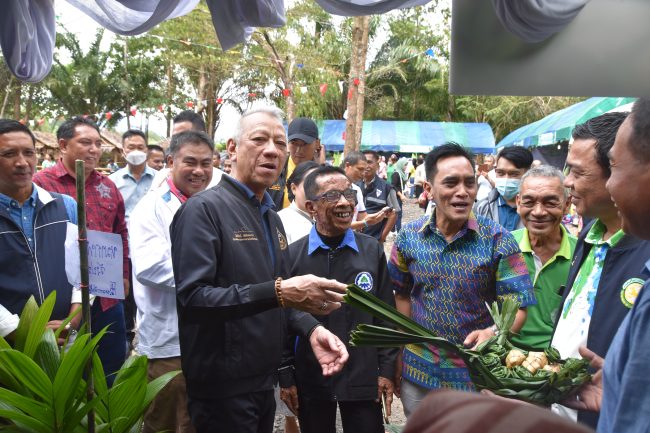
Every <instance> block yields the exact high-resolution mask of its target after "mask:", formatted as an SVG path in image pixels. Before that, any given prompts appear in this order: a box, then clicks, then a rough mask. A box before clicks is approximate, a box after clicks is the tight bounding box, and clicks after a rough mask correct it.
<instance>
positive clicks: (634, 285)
mask: <svg viewBox="0 0 650 433" xmlns="http://www.w3.org/2000/svg"><path fill="white" fill-rule="evenodd" d="M643 283H644V281H643V280H642V279H641V278H630V279H629V280H627V281H626V282H625V283H623V288H622V289H621V302H622V303H623V305H625V306H626V307H627V308H632V306H633V305H634V302H635V301H636V298H637V297H638V296H639V292H640V291H641V288H642V287H643Z"/></svg>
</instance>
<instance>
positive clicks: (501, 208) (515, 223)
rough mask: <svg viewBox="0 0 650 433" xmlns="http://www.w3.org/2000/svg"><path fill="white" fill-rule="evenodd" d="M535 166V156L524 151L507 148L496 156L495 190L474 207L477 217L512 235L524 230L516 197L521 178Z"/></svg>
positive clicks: (516, 147)
mask: <svg viewBox="0 0 650 433" xmlns="http://www.w3.org/2000/svg"><path fill="white" fill-rule="evenodd" d="M532 163H533V154H532V153H530V151H529V150H528V149H526V148H524V147H521V146H512V147H506V148H504V149H503V150H502V151H501V152H499V154H498V155H497V166H496V169H495V172H496V175H497V176H496V180H495V187H494V189H493V190H492V191H490V193H489V194H488V196H487V198H485V199H483V200H481V201H479V202H478V203H476V205H475V206H474V213H475V214H476V215H481V216H484V217H486V218H489V219H491V220H492V221H494V222H496V223H497V224H501V225H502V226H503V227H504V228H505V229H507V230H509V231H513V230H517V229H520V228H523V227H524V225H523V223H522V221H521V219H520V218H519V214H518V213H517V202H516V198H517V193H519V184H520V183H521V177H522V176H523V175H524V173H526V172H527V171H528V169H529V168H530V166H531V165H532Z"/></svg>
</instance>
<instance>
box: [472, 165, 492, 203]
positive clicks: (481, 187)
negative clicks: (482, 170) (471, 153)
mask: <svg viewBox="0 0 650 433" xmlns="http://www.w3.org/2000/svg"><path fill="white" fill-rule="evenodd" d="M488 177H489V178H490V179H492V181H493V182H494V180H495V179H496V172H495V171H494V170H490V171H489V172H488ZM477 183H478V191H477V192H476V200H477V201H481V200H483V199H486V198H487V196H488V194H490V191H492V189H493V188H492V184H491V183H490V181H489V180H487V179H486V178H485V176H479V177H478V179H477Z"/></svg>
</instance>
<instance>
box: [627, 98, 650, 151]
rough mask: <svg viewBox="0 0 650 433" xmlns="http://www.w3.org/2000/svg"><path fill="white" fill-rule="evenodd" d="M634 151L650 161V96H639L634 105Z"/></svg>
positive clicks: (631, 143)
mask: <svg viewBox="0 0 650 433" xmlns="http://www.w3.org/2000/svg"><path fill="white" fill-rule="evenodd" d="M630 120H631V121H632V137H631V140H630V145H631V146H632V149H631V150H632V151H633V152H634V154H635V155H637V156H638V157H639V158H640V159H641V160H643V161H645V162H648V161H650V98H639V99H637V101H636V102H635V103H634V106H633V107H632V117H631V119H630Z"/></svg>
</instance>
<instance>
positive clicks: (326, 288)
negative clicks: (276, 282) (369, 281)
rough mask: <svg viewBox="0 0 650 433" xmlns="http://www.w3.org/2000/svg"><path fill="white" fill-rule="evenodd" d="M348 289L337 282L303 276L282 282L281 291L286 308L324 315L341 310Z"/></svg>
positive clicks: (312, 276)
mask: <svg viewBox="0 0 650 433" xmlns="http://www.w3.org/2000/svg"><path fill="white" fill-rule="evenodd" d="M346 287H347V286H346V285H345V284H343V283H339V282H338V281H336V280H328V279H326V278H320V277H316V276H314V275H301V276H298V277H292V278H289V279H287V280H282V283H281V285H280V290H281V292H282V300H283V301H284V305H285V306H286V307H291V308H296V309H298V310H302V311H306V312H307V313H311V314H320V315H324V314H329V313H331V312H332V311H334V310H336V309H338V308H341V301H343V295H342V293H345V289H346Z"/></svg>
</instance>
